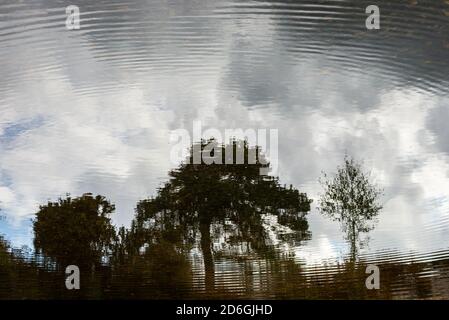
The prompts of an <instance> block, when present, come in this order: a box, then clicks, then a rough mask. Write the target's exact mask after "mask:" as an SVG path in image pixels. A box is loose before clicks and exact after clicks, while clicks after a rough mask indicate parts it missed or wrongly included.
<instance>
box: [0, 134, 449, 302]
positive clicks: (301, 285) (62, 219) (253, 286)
mask: <svg viewBox="0 0 449 320" xmlns="http://www.w3.org/2000/svg"><path fill="white" fill-rule="evenodd" d="M198 145H199V146H200V148H197V149H196V150H198V151H199V152H200V151H201V150H202V149H204V146H206V142H201V143H199V144H198ZM229 146H231V148H232V150H233V151H234V152H233V155H234V157H233V158H234V161H235V156H236V154H237V150H238V148H242V149H243V152H244V155H245V156H244V158H245V159H246V160H247V158H248V154H249V152H251V151H254V150H257V147H250V146H249V145H248V144H246V142H245V143H238V142H235V141H234V142H233V143H232V144H230V145H228V146H223V145H217V147H216V148H215V149H214V152H218V153H219V154H221V155H223V157H224V155H225V152H224V150H225V149H226V147H229ZM193 150H195V148H192V151H191V153H190V160H191V159H192V157H193V152H194V151H193ZM186 163H187V164H181V165H180V166H179V167H178V168H177V169H175V170H172V171H170V173H169V176H170V180H169V181H168V182H167V183H165V184H164V186H163V187H161V188H160V189H159V190H158V193H157V195H156V196H155V197H153V198H150V199H146V200H141V201H139V203H138V204H137V208H136V216H135V219H134V220H133V223H132V226H131V228H130V229H125V228H123V227H121V228H119V229H118V230H117V229H116V228H115V227H113V226H112V225H111V224H110V220H109V215H110V214H111V213H112V212H113V211H114V205H113V204H111V203H110V202H109V201H108V200H107V199H105V198H104V197H102V196H96V197H94V196H92V195H91V194H84V195H83V196H81V197H79V198H72V197H67V198H65V199H59V200H58V201H57V202H48V203H47V204H46V205H42V206H41V207H40V210H39V212H38V213H37V214H36V219H35V221H34V233H35V246H36V249H37V250H36V251H35V252H34V253H33V252H31V251H26V250H14V249H12V248H11V247H10V245H9V244H8V243H7V242H6V241H5V240H4V239H3V238H0V284H1V288H2V290H0V298H9V299H11V298H64V299H71V298H74V299H79V298H85V299H91V298H126V299H130V298H131V299H132V298H140V299H142V298H201V297H203V298H204V297H207V298H231V297H232V298H236V297H240V298H257V297H265V298H267V297H270V298H306V299H315V298H331V299H335V298H343V299H349V298H357V299H360V298H368V299H378V298H383V299H385V298H388V299H391V298H428V297H433V298H438V297H444V296H447V294H448V292H447V288H448V286H447V284H449V257H447V255H445V254H444V253H435V254H440V256H441V258H440V259H438V260H435V261H428V260H426V259H422V258H421V257H419V256H413V255H412V256H409V257H406V256H401V255H399V256H398V255H396V256H395V254H394V253H389V254H388V253H387V254H388V258H387V259H384V258H383V257H382V255H378V256H377V257H368V258H367V257H364V256H360V257H359V259H357V260H355V256H352V257H350V259H348V260H346V261H343V262H342V263H338V264H336V265H335V264H329V265H327V264H325V265H321V266H318V265H317V266H307V265H305V264H303V263H301V262H298V261H297V260H296V257H295V254H294V253H291V254H285V253H286V252H288V249H286V248H285V246H287V247H288V246H292V247H295V246H298V245H301V243H302V241H304V240H306V239H309V238H310V236H311V234H310V232H309V231H308V223H307V220H306V213H307V212H308V211H309V210H310V202H311V201H310V200H309V199H308V198H307V196H306V195H305V194H304V193H300V192H299V191H298V190H297V189H294V188H293V187H292V186H290V187H289V188H286V187H282V186H281V185H279V182H278V180H277V178H273V177H269V176H262V175H260V170H259V169H260V168H261V167H262V166H266V165H264V164H262V163H261V162H260V161H259V159H258V160H257V161H256V163H255V164H245V165H234V164H226V165H216V164H211V165H206V164H204V163H201V164H190V163H191V162H190V161H186ZM323 184H324V186H325V187H326V193H325V194H324V195H323V197H322V198H321V200H320V205H321V210H322V211H323V213H325V214H327V215H329V216H331V217H333V218H335V219H336V220H338V221H341V222H342V224H343V226H344V228H343V230H344V231H345V232H346V233H347V234H348V239H349V240H350V241H352V244H351V245H353V246H355V245H356V243H355V240H357V239H358V234H359V233H361V232H367V231H369V230H370V229H371V228H370V227H368V222H369V221H370V220H372V218H374V217H375V216H376V215H377V211H378V210H379V209H380V206H378V205H377V204H376V203H377V196H378V195H379V192H380V191H379V190H378V189H376V187H374V186H373V185H371V184H370V182H369V180H368V177H367V175H366V174H364V173H363V171H362V170H361V166H360V165H359V164H357V163H355V162H354V161H353V160H352V159H348V158H346V159H345V165H344V167H342V168H339V169H338V170H337V174H336V176H335V177H334V178H333V179H329V178H328V177H327V176H326V175H325V177H324V179H323ZM282 246H284V248H283V249H282V250H279V248H280V247H282ZM197 253H200V255H201V259H202V265H203V266H202V269H203V270H204V279H198V275H199V274H201V272H200V270H198V269H197V266H196V265H195V255H197ZM353 253H354V254H355V249H354V250H353ZM368 263H376V264H377V265H378V266H379V268H380V270H381V277H382V282H381V283H382V284H381V289H380V290H367V289H366V287H365V279H366V273H365V265H366V264H368ZM68 264H77V265H79V266H80V269H81V272H82V274H83V276H82V277H81V290H79V292H78V291H77V292H73V291H68V290H66V289H65V287H64V280H65V278H64V267H65V266H66V265H68ZM226 266H228V267H229V266H232V268H234V269H235V268H237V269H238V270H239V272H238V273H228V272H227V270H226ZM223 267H225V268H223ZM428 274H431V275H432V276H431V277H429V276H425V275H428ZM201 283H203V284H204V285H201Z"/></svg>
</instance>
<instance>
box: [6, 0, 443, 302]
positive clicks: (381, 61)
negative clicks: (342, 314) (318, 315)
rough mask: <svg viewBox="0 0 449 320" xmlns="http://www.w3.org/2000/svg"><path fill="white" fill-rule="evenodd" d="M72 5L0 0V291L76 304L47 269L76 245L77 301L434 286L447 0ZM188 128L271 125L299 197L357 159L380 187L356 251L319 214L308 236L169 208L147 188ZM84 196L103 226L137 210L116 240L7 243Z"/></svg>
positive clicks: (416, 291)
mask: <svg viewBox="0 0 449 320" xmlns="http://www.w3.org/2000/svg"><path fill="white" fill-rule="evenodd" d="M77 4H78V5H79V6H80V8H81V13H82V22H81V29H80V30H77V31H76V32H69V31H68V30H66V29H65V27H64V20H65V19H64V18H65V17H64V16H63V13H64V6H65V4H64V3H63V2H62V1H51V0H21V1H15V2H10V1H3V2H1V3H0V15H1V16H2V21H1V23H0V57H1V59H0V70H1V75H2V77H1V78H0V209H1V210H2V211H1V213H2V214H5V215H6V216H7V219H3V220H2V219H0V233H1V234H2V235H4V238H5V239H7V240H8V241H9V243H8V244H7V243H5V242H4V241H3V240H2V244H1V249H0V258H1V263H0V275H1V277H0V295H1V297H5V298H7V297H11V296H14V297H17V298H21V297H62V298H64V297H72V293H70V292H67V290H65V288H64V287H63V279H62V277H63V275H62V274H61V273H60V270H61V268H62V267H63V266H62V264H64V263H65V262H64V261H63V257H66V258H64V259H67V258H68V259H69V260H71V259H73V260H77V259H76V258H75V256H79V257H81V256H84V257H86V256H90V257H91V259H90V262H89V263H88V265H86V266H83V274H85V273H87V274H88V275H89V276H87V277H82V281H86V282H84V283H83V289H82V294H83V295H84V296H85V297H142V298H144V297H148V298H151V297H153V298H154V297H175V296H200V295H202V296H204V297H209V296H238V297H353V296H358V297H385V298H390V297H392V298H395V297H426V298H439V297H449V293H448V292H447V291H448V289H447V288H448V287H449V285H448V281H447V279H448V272H447V270H448V268H447V260H448V257H449V251H448V245H447V243H448V235H449V215H448V213H449V179H448V178H447V177H448V176H447V172H448V170H449V149H448V146H449V143H448V141H449V134H448V133H449V131H448V130H447V123H446V122H447V121H446V120H445V119H447V118H448V114H449V112H448V110H449V109H448V107H447V106H448V105H449V100H448V95H447V93H448V88H449V78H448V75H449V60H448V59H447V57H448V53H449V18H448V12H449V4H448V3H447V1H435V0H420V1H408V0H398V1H393V2H392V1H387V0H378V1H376V4H377V5H378V6H379V7H380V9H381V29H380V30H376V31H375V32H370V31H367V30H366V28H365V18H366V14H365V8H366V5H368V4H371V3H370V2H366V1H358V0H357V1H356V0H341V1H334V0H319V1H313V2H312V1H301V2H298V1H290V0H279V1H276V2H273V1H245V0H243V1H240V0H238V1H237V0H236V1H234V0H230V1H221V0H196V1H184V2H181V1H165V0H154V1H140V0H127V1H126V2H125V1H122V0H111V1H88V0H79V1H78V3H77ZM196 120H201V121H202V123H204V125H205V126H207V127H209V128H217V129H219V130H222V129H226V128H277V129H278V130H279V136H280V137H282V139H280V141H279V142H280V145H279V169H280V170H279V173H280V176H279V183H280V184H284V183H286V184H287V185H290V184H292V185H294V186H297V187H298V188H300V189H301V190H305V191H307V196H308V197H310V198H313V199H315V198H316V199H318V197H317V195H318V193H319V190H320V186H319V184H318V183H317V177H318V176H319V175H320V171H321V170H324V171H326V172H332V171H333V170H334V169H335V167H336V166H337V165H338V163H340V161H341V159H342V157H343V155H344V153H345V151H346V150H347V152H348V153H349V154H351V155H354V157H355V158H356V159H365V161H366V164H367V167H368V168H369V169H372V172H373V173H374V174H375V176H376V179H377V178H379V180H380V183H381V185H382V187H384V189H385V196H384V197H383V198H382V200H383V201H382V206H383V208H382V210H380V211H379V215H378V216H377V219H378V220H379V222H378V224H377V225H376V228H375V229H374V230H372V231H371V232H370V233H369V235H370V246H369V248H368V247H362V246H358V247H357V246H352V248H353V249H351V248H348V246H347V242H348V241H346V240H344V239H342V236H341V231H340V230H339V228H338V224H337V223H333V222H331V221H330V219H326V218H323V216H322V215H321V214H319V212H317V210H315V207H313V208H311V209H310V212H308V213H307V223H308V228H305V226H304V225H303V224H304V222H305V219H303V218H300V219H299V220H298V219H297V216H295V215H288V214H287V215H286V214H284V213H283V211H282V210H281V211H280V212H278V214H272V212H267V213H262V214H261V215H251V214H246V213H245V214H243V217H235V215H234V216H233V214H232V210H233V209H232V208H220V209H217V210H214V211H213V212H216V213H217V216H213V217H212V218H211V219H210V221H207V220H206V221H205V222H204V219H205V218H203V217H204V214H201V216H200V215H195V216H193V217H192V216H191V214H190V213H191V212H192V211H186V212H187V213H189V214H186V215H181V216H178V215H180V211H179V210H178V209H177V211H176V212H172V211H170V210H173V209H174V208H173V204H170V206H168V205H167V204H166V203H164V202H163V201H162V200H161V199H163V198H164V196H163V195H162V193H156V192H155V190H157V187H158V185H159V182H160V180H159V179H160V178H161V177H162V179H165V174H166V172H167V171H168V170H170V167H169V162H168V161H167V156H168V154H169V153H170V150H169V149H170V146H169V144H168V143H167V141H169V133H170V131H171V130H175V129H179V128H190V124H191V123H192V122H193V121H196ZM175 180H176V177H175V176H173V177H172V180H171V181H169V182H168V187H167V189H166V191H167V190H170V191H172V183H174V181H175ZM44 181H45V183H43V182H44ZM276 183H277V182H276ZM276 183H274V182H271V184H272V185H274V184H276ZM267 185H269V184H267ZM221 187H226V184H223V185H221V184H219V185H218V187H217V188H218V190H220V191H221ZM245 188H246V187H242V189H245ZM164 189H165V187H163V188H161V192H162V190H164ZM284 189H285V190H289V188H283V189H282V190H284ZM245 190H246V189H245ZM285 190H284V191H282V192H284V193H285V192H286V191H285ZM87 191H89V192H92V193H93V194H95V195H96V194H100V195H104V196H106V197H107V199H111V200H113V202H114V205H115V207H116V211H115V213H114V215H112V216H111V218H112V219H113V225H114V226H120V225H125V226H126V227H129V224H130V222H131V221H132V220H133V218H134V213H133V208H134V207H135V206H136V203H137V202H139V204H138V209H137V211H138V212H137V215H136V217H135V219H134V223H133V227H132V228H131V229H127V228H119V229H116V230H115V231H114V233H115V235H114V237H115V241H114V243H113V245H112V248H111V247H109V246H108V247H107V248H101V247H102V246H101V245H98V246H97V245H96V239H94V238H91V240H92V242H91V243H90V245H87V244H82V246H83V247H84V248H85V249H83V252H77V250H78V249H76V248H73V249H71V250H67V252H63V253H61V252H57V251H60V250H64V249H63V248H62V246H59V248H58V249H57V250H50V249H51V247H52V246H55V247H56V244H51V243H50V246H48V244H46V245H45V246H44V243H45V241H46V239H42V238H41V240H39V241H38V242H40V243H42V245H41V247H42V248H40V251H39V252H37V253H34V252H33V251H32V250H17V249H15V248H20V246H21V245H23V244H26V245H28V246H32V242H33V241H32V239H33V233H32V232H30V229H31V227H32V226H31V225H30V224H29V223H28V221H29V218H31V217H32V216H33V213H35V212H37V211H38V210H39V209H38V206H39V204H46V205H45V206H44V207H48V203H47V200H48V199H55V198H58V197H61V196H62V198H61V199H62V200H61V201H62V202H64V201H68V199H66V198H65V197H63V195H64V194H66V193H70V194H73V195H81V194H83V193H84V192H87ZM202 191H203V190H202ZM164 192H165V191H164ZM176 192H178V191H176ZM179 192H181V191H179ZM181 194H183V193H182V192H181ZM149 195H153V198H150V199H147V200H142V201H140V199H144V198H145V197H148V196H149ZM256 196H257V194H256ZM82 198H83V197H81V198H79V199H78V198H72V199H71V200H70V201H74V200H75V199H77V200H81V199H82ZM228 198H232V196H229V197H228ZM94 199H95V197H92V199H91V200H88V202H94V201H95V200H94ZM218 199H220V198H218ZM84 200H86V201H87V199H84ZM212 200H213V197H207V202H206V203H205V204H201V208H203V209H202V212H205V211H206V212H207V210H206V209H205V208H206V207H207V206H210V205H212V204H211V203H210V201H212ZM254 201H255V203H257V204H258V205H260V204H261V201H267V202H268V201H272V199H267V200H266V199H259V200H257V201H256V200H254ZM58 203H59V204H58ZM156 203H159V204H161V205H160V206H159V207H157V208H154V207H153V206H154V205H155V204H156ZM52 205H53V206H58V205H61V203H60V202H56V203H53V204H52ZM215 205H216V206H218V205H217V204H215ZM261 206H262V205H261ZM283 206H284V204H281V205H279V208H282V207H283ZM164 207H165V212H164ZM96 209H98V210H96ZM96 209H95V207H94V208H93V210H91V211H89V212H91V213H96V214H97V215H99V213H100V212H101V210H100V209H99V208H96ZM156 209H157V210H159V211H161V212H162V213H161V212H159V213H158V212H157V210H156ZM46 210H49V209H48V208H47V209H46ZM242 210H245V208H244V207H243V208H242ZM251 210H252V209H248V211H251ZM139 211H141V212H146V213H147V214H148V215H149V216H151V215H152V216H153V217H152V218H148V219H147V218H145V217H142V221H141V222H139V221H138V216H139ZM221 211H222V212H221ZM234 211H235V210H234ZM286 211H287V212H288V210H286ZM220 212H221V213H220ZM243 212H246V211H243ZM142 215H144V214H143V213H142ZM88 216H89V217H91V218H92V217H93V216H94V215H88ZM189 216H190V217H189ZM169 218H173V220H172V221H171V220H170V219H169ZM182 219H184V220H186V227H185V228H186V230H182V229H180V228H179V227H178V226H177V225H176V224H177V222H176V221H181V220H182ZM188 219H190V220H188ZM93 220H96V219H93ZM73 221H74V222H75V221H76V222H78V221H77V220H73ZM202 221H203V222H202ZM372 221H374V220H372ZM238 222H241V223H238ZM139 223H141V224H142V225H141V226H139ZM296 224H297V225H296ZM289 225H290V226H289ZM44 226H45V225H44ZM158 226H160V227H161V228H165V227H166V228H167V229H168V231H165V230H164V229H158ZM286 226H287V227H288V228H287V227H286ZM303 227H304V230H308V231H301V232H297V231H294V230H295V229H296V230H298V229H299V230H301V228H303ZM207 229H209V233H208V232H207ZM84 232H85V233H84V234H87V235H88V234H89V230H85V231H84ZM250 232H251V233H253V232H254V234H255V235H257V237H255V238H254V239H253V238H251V237H250V239H248V236H247V234H249V233H250ZM65 233H66V231H61V234H60V237H59V238H58V237H57V236H56V235H53V237H54V238H55V239H62V238H63V237H64V236H65ZM151 233H152V234H153V236H151ZM361 233H362V234H363V232H361ZM353 234H355V233H353ZM359 234H360V233H359ZM311 235H312V236H311ZM349 242H351V241H349ZM100 243H101V241H100V242H99V244H100ZM44 247H45V248H47V249H48V250H49V251H48V252H47V253H45V252H44V249H45V248H44ZM209 249H210V250H209ZM356 250H357V252H356V254H357V259H354V258H353V255H351V252H349V253H350V255H349V257H347V253H348V251H353V252H355V251H356ZM70 252H72V253H73V256H74V257H73V258H70ZM86 261H89V259H86ZM365 262H366V263H368V262H375V263H377V264H378V265H379V266H380V268H381V279H385V281H386V282H385V283H381V290H380V291H379V292H366V290H364V287H363V286H362V284H363V283H364V278H361V277H364V276H365V275H364V274H363V271H364V270H363V269H364V268H363V267H361V266H363V264H364V263H365ZM206 266H207V272H205V269H206ZM205 273H207V275H206V274H205ZM60 280H61V281H60ZM381 281H383V280H381ZM206 282H207V287H208V288H209V289H210V288H213V290H210V291H205V288H206ZM361 286H362V287H361ZM73 297H77V296H76V295H73Z"/></svg>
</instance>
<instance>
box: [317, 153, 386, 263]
mask: <svg viewBox="0 0 449 320" xmlns="http://www.w3.org/2000/svg"><path fill="white" fill-rule="evenodd" d="M369 178H370V177H369V175H368V174H366V173H365V172H363V170H362V167H361V165H360V164H359V163H356V162H355V161H354V160H353V159H352V158H349V157H347V156H345V159H344V165H343V167H338V169H337V173H336V174H335V175H334V176H333V177H329V176H328V175H327V174H326V173H324V175H323V177H322V178H321V179H320V183H321V185H322V186H323V188H324V191H325V192H324V194H322V195H321V198H320V200H319V210H320V211H321V213H323V214H324V215H326V216H328V217H330V218H332V219H333V220H334V221H338V222H340V224H341V227H342V230H343V232H345V234H346V239H347V240H348V241H349V243H350V245H351V257H352V259H353V260H355V259H356V257H357V252H358V246H359V245H360V243H361V241H360V235H361V233H367V232H369V231H371V230H372V229H373V228H374V222H375V218H376V216H377V215H378V214H379V211H380V210H381V209H382V206H380V205H379V204H378V200H379V199H378V198H379V196H380V195H381V193H382V191H381V190H380V189H378V188H377V186H375V185H374V184H372V183H371V182H370V179H369Z"/></svg>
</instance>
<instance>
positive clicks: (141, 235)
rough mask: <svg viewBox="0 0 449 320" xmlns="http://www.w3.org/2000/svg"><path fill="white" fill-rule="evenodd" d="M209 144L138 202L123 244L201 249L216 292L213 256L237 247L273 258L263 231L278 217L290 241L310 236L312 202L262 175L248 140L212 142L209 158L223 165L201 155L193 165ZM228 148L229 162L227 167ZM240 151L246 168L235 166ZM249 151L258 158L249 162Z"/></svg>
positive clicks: (209, 283)
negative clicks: (216, 245) (308, 215)
mask: <svg viewBox="0 0 449 320" xmlns="http://www.w3.org/2000/svg"><path fill="white" fill-rule="evenodd" d="M211 143H215V142H214V141H213V140H209V141H202V142H200V143H198V144H196V145H194V146H192V148H191V151H190V156H189V157H188V159H187V161H186V163H185V164H182V165H180V167H179V168H177V169H176V170H173V171H171V172H170V173H169V176H170V180H169V182H167V183H166V184H165V185H164V186H163V187H162V188H161V189H160V190H159V191H158V194H157V196H156V197H155V198H152V199H148V200H143V201H140V202H139V204H138V205H137V209H136V218H135V220H134V222H133V224H132V228H131V231H130V233H129V235H128V240H127V242H128V243H129V244H131V247H130V248H129V249H128V250H127V251H130V250H136V249H140V248H142V247H143V246H151V245H152V244H154V243H161V242H165V243H171V244H172V245H173V246H175V247H176V250H178V251H179V250H189V249H190V248H193V247H195V246H199V248H200V249H201V252H202V256H203V262H204V268H205V283H206V288H207V289H208V290H213V288H214V255H219V254H221V255H225V254H226V252H228V253H230V252H232V249H233V248H234V249H235V248H236V246H238V247H239V251H240V252H241V253H242V250H243V253H246V254H250V253H252V252H253V253H257V254H259V255H264V256H266V255H270V254H273V247H272V246H270V241H272V239H271V238H270V236H269V233H268V232H267V229H266V227H267V224H268V223H269V220H270V219H273V218H274V217H277V221H274V222H273V223H274V224H275V225H279V224H281V225H284V226H287V227H289V228H290V229H291V230H293V231H295V232H296V233H295V235H296V238H293V237H292V238H290V240H291V241H293V240H295V241H301V240H302V239H304V238H306V237H308V236H309V232H308V224H307V220H306V218H305V216H306V213H307V212H308V211H309V210H310V202H311V201H310V200H309V199H308V198H307V196H306V194H304V193H300V192H299V191H298V190H296V189H294V188H292V187H290V188H285V187H282V186H280V185H279V182H278V179H277V178H273V177H270V176H266V175H260V169H261V168H264V167H267V166H268V164H264V161H261V159H260V158H259V155H258V147H250V146H249V145H248V144H247V143H246V141H245V142H241V141H233V142H232V143H231V144H230V145H219V144H215V147H214V148H213V151H212V153H211V154H210V156H211V157H217V156H218V157H219V158H220V159H221V163H222V164H215V163H212V164H206V163H205V162H204V153H203V157H202V160H201V163H198V164H193V159H195V157H196V156H198V155H195V154H194V153H195V152H200V153H202V152H203V151H204V150H206V147H207V145H208V144H211ZM229 150H231V151H232V157H233V158H232V159H233V161H232V164H225V163H226V159H225V157H226V156H229ZM238 152H242V153H241V154H243V155H244V160H245V161H244V164H236V157H237V155H238ZM252 152H254V154H256V155H257V157H256V160H255V161H254V163H252V164H250V162H249V161H248V158H249V155H250V154H251V153H252ZM198 159H201V157H198ZM228 163H229V161H228ZM213 231H215V233H214V232H213ZM217 231H218V234H216V233H217ZM214 234H215V235H216V238H221V240H222V242H224V245H223V246H222V248H221V249H220V248H218V249H213V245H214V239H213V237H214ZM198 238H199V239H198ZM285 239H288V238H287V237H286V238H285ZM218 242H219V241H218V240H217V243H218ZM234 253H235V252H234Z"/></svg>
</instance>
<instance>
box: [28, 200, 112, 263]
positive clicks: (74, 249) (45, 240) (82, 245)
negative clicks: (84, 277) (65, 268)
mask: <svg viewBox="0 0 449 320" xmlns="http://www.w3.org/2000/svg"><path fill="white" fill-rule="evenodd" d="M114 210H115V207H114V205H113V204H111V203H110V202H109V201H108V200H106V199H105V198H104V197H103V196H96V197H93V196H92V195H91V194H84V195H83V196H81V197H78V198H71V197H70V196H68V197H67V198H65V199H59V200H58V201H56V202H48V203H47V204H46V205H42V206H40V208H39V211H38V212H37V213H36V218H35V220H34V223H33V229H34V236H35V237H34V246H35V248H36V250H37V251H38V252H42V253H43V254H45V255H46V256H49V257H53V258H55V259H56V260H57V261H58V262H59V263H61V264H80V265H90V264H91V263H98V262H99V261H100V259H101V258H102V257H104V256H105V255H106V254H107V253H108V252H109V251H110V250H112V245H113V244H114V242H115V239H116V233H115V228H114V226H112V224H111V221H110V217H109V216H110V214H111V213H112V212H113V211H114Z"/></svg>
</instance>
